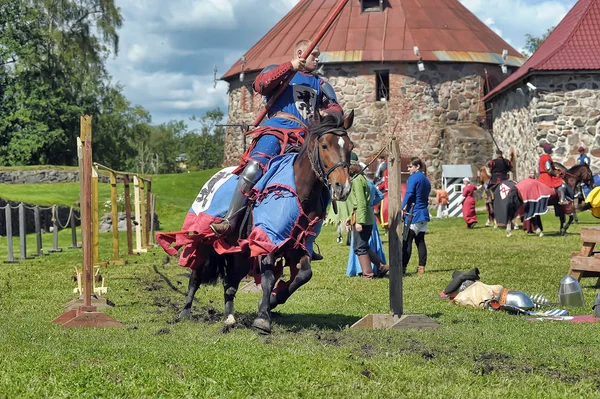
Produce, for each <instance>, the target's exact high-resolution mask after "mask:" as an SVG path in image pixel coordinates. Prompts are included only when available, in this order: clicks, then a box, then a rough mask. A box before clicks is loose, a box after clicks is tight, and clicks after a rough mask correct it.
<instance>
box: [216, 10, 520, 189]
mask: <svg viewBox="0 0 600 399" xmlns="http://www.w3.org/2000/svg"><path fill="white" fill-rule="evenodd" d="M336 3H337V2H335V1H327V0H301V1H300V2H299V3H298V4H297V5H296V7H294V8H293V9H292V10H291V11H290V12H289V13H288V14H287V15H286V16H285V17H284V18H283V19H282V20H281V21H280V22H279V23H278V24H277V25H275V27H274V28H273V29H271V30H270V31H269V32H268V33H267V34H266V35H265V36H264V37H263V38H262V39H261V40H260V41H258V43H256V44H255V45H254V46H253V47H252V48H251V49H250V50H248V52H246V54H245V55H244V57H242V59H240V60H238V62H236V63H235V64H234V65H233V66H232V67H231V68H230V69H229V71H227V72H226V73H225V75H224V76H223V77H222V79H224V80H226V81H227V82H229V85H230V86H229V123H232V124H233V123H252V120H253V119H254V117H255V115H256V114H257V113H258V110H259V109H260V107H261V106H262V105H263V99H262V98H261V97H260V96H258V95H257V94H255V93H254V92H253V90H252V82H253V80H254V78H255V77H256V75H257V74H258V73H259V72H260V71H261V70H262V69H263V68H264V67H266V66H268V65H270V64H279V63H282V62H285V61H289V60H290V59H291V58H292V49H293V46H294V44H295V43H296V42H298V41H299V40H301V39H310V38H311V37H313V36H314V35H315V34H316V32H317V31H318V30H319V28H320V25H321V24H322V23H323V21H324V20H325V19H326V18H327V17H328V16H329V15H330V14H331V12H332V10H333V9H334V8H335V5H336ZM309 22H310V23H309ZM319 47H320V50H321V56H320V57H319V62H320V63H321V65H322V66H321V68H320V71H319V73H320V74H321V75H322V76H323V77H324V78H325V79H326V80H328V81H329V83H331V85H332V86H333V87H334V88H335V90H336V93H337V95H338V99H339V102H340V105H341V106H342V108H343V109H344V110H345V111H346V112H347V111H349V110H350V109H354V112H355V119H354V127H353V129H352V130H351V138H352V140H353V141H354V143H355V148H356V151H357V153H358V155H359V157H360V158H361V159H362V160H367V159H368V158H369V157H371V156H373V155H374V154H375V153H376V152H377V151H378V150H379V149H380V148H381V147H382V146H384V145H386V143H387V142H388V140H389V137H390V136H392V135H394V136H396V137H397V138H398V139H399V143H400V146H401V151H402V156H403V157H405V158H408V157H412V156H418V157H421V158H423V159H424V160H425V161H426V162H427V164H428V172H429V174H430V176H431V177H432V178H433V179H438V178H439V177H440V175H441V165H442V164H471V165H473V166H474V167H475V166H481V165H483V164H484V163H485V162H487V161H488V160H489V159H490V157H491V155H492V140H491V136H490V135H489V133H488V132H487V131H486V130H485V129H483V128H481V127H480V126H481V125H482V124H484V122H485V108H484V106H483V101H482V98H483V97H484V96H485V95H486V94H487V93H488V91H489V90H490V88H493V87H494V86H495V85H497V84H498V83H500V82H501V81H502V80H503V79H504V78H505V77H506V76H508V75H507V74H508V73H510V72H511V71H513V70H515V69H517V67H519V66H520V65H522V63H523V61H524V59H523V56H522V55H521V54H519V53H518V52H517V51H516V50H514V49H513V48H512V47H511V46H510V45H508V44H507V43H506V42H505V41H504V40H502V39H501V38H500V37H499V36H498V35H496V34H495V33H494V32H493V31H492V30H491V29H489V28H488V27H487V26H486V25H485V24H484V23H483V22H481V21H480V20H479V19H477V17H475V16H474V15H473V14H472V13H471V12H470V11H469V10H468V9H466V8H465V7H464V6H463V5H462V4H461V3H460V2H459V0H428V1H418V2H417V1H413V0H384V1H381V0H374V1H369V0H350V2H349V3H348V4H347V5H346V7H345V8H344V10H343V11H342V13H341V15H340V16H339V18H338V20H337V21H336V22H335V23H334V25H333V26H332V28H331V29H330V31H329V32H328V33H327V34H326V35H325V37H324V38H323V40H322V41H321V43H320V44H319ZM503 71H504V72H503ZM246 140H247V143H246V141H245V139H244V138H243V136H242V134H241V131H240V129H235V128H230V129H229V130H228V132H227V138H226V149H225V158H224V159H225V164H227V165H231V164H236V163H237V162H238V159H239V156H240V154H241V153H242V152H243V150H244V146H245V144H248V143H249V141H250V137H247V138H246Z"/></svg>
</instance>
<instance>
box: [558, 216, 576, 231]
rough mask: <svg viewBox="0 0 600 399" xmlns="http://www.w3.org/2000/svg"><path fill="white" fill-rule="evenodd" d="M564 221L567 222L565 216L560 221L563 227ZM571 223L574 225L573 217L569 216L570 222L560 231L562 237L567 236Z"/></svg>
mask: <svg viewBox="0 0 600 399" xmlns="http://www.w3.org/2000/svg"><path fill="white" fill-rule="evenodd" d="M564 220H565V217H564V216H563V217H562V218H561V221H560V224H561V225H562V224H563V222H564ZM571 223H573V215H569V221H568V222H567V224H566V225H565V227H561V229H560V235H561V236H564V235H565V234H567V230H569V226H571Z"/></svg>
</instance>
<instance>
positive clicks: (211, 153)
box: [183, 108, 225, 170]
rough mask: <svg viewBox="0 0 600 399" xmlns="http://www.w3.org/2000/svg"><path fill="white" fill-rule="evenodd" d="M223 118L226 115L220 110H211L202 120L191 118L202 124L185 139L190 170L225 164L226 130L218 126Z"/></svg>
mask: <svg viewBox="0 0 600 399" xmlns="http://www.w3.org/2000/svg"><path fill="white" fill-rule="evenodd" d="M223 118H224V114H223V111H221V109H220V108H216V109H213V110H210V111H208V112H206V114H204V115H203V116H202V117H200V118H198V117H196V116H193V117H192V118H191V120H192V121H195V122H198V123H199V124H200V128H199V129H196V130H194V131H191V132H189V133H188V134H187V135H186V136H185V137H184V138H183V143H184V147H185V152H186V154H187V165H188V168H189V169H192V170H203V169H212V168H217V167H220V166H221V165H222V164H223V152H224V148H225V129H224V128H223V127H221V126H217V125H218V124H219V123H221V121H222V120H223Z"/></svg>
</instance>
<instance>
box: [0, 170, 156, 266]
mask: <svg viewBox="0 0 600 399" xmlns="http://www.w3.org/2000/svg"><path fill="white" fill-rule="evenodd" d="M93 168H95V169H96V172H97V171H98V170H99V169H100V170H104V171H107V172H108V173H109V174H110V184H111V201H110V205H111V218H112V223H111V230H112V249H113V251H112V259H111V260H109V261H107V262H100V261H99V255H98V253H99V221H98V216H97V215H98V192H97V185H96V186H95V184H94V179H96V180H97V176H98V173H92V208H93V210H94V212H93V215H94V214H95V215H96V216H95V217H94V216H92V220H91V222H92V223H91V226H92V244H93V245H92V258H93V259H92V263H93V265H94V266H106V265H107V264H112V265H116V264H124V263H125V262H124V261H122V260H121V259H120V254H119V212H118V203H117V202H118V201H117V177H121V179H119V180H120V181H122V182H123V185H124V202H125V221H126V227H127V255H134V254H136V253H142V252H146V251H147V248H151V247H154V223H153V222H154V210H155V204H156V196H155V194H153V193H152V192H151V187H152V182H151V180H150V179H148V178H145V177H141V176H139V175H137V174H135V173H128V172H118V171H114V170H112V169H110V168H108V167H106V166H104V165H101V164H98V163H94V164H93ZM132 180H133V186H134V188H133V191H134V192H133V194H134V197H135V200H134V204H132V203H131V202H132V201H131V199H130V195H131V187H130V186H131V182H132ZM94 186H95V187H94ZM64 208H66V207H63V209H62V210H61V207H60V206H58V205H56V204H55V205H51V206H39V205H31V204H25V203H23V202H21V203H19V204H16V205H15V204H14V203H13V204H11V203H10V202H7V203H6V204H5V205H3V206H0V215H2V214H3V215H4V219H5V220H4V222H5V223H4V224H5V226H6V227H5V231H4V233H5V235H6V245H7V259H6V260H5V261H4V263H18V262H19V261H23V260H28V259H32V258H33V257H42V256H47V255H50V254H52V253H57V252H63V248H60V247H59V243H58V241H59V236H58V233H59V231H60V230H66V229H68V228H70V229H71V242H72V245H71V246H69V247H68V248H69V249H81V245H80V242H79V241H78V239H77V226H78V224H79V222H80V221H81V216H80V214H79V211H78V210H77V209H76V208H74V207H69V210H68V215H67V216H66V218H65V217H64V212H65V211H66V210H65V209H64ZM132 208H133V209H134V210H135V214H133V212H132ZM13 211H16V212H18V231H17V232H15V229H16V226H13V216H14V215H13ZM2 212H3V213H2ZM42 212H50V215H49V216H48V215H45V216H44V218H42V216H41V215H42ZM61 212H62V214H63V216H62V219H61V216H60V215H59V214H60V213H61ZM0 217H1V216H0ZM32 219H33V226H34V228H33V234H34V235H35V241H36V243H35V251H34V252H33V253H29V254H28V252H27V234H28V233H32V231H31V226H29V229H28V225H27V223H31V221H32ZM42 219H44V222H45V223H44V227H43V226H42V224H43V223H42ZM133 219H135V227H134V226H133V225H134V223H132V220H133ZM48 221H49V222H50V224H51V225H50V226H48ZM0 226H1V225H0ZM134 228H135V233H136V234H135V244H134V235H133V230H134ZM47 230H51V231H52V247H51V248H50V249H47V250H46V251H45V250H44V249H45V248H44V245H43V240H42V236H43V233H44V232H45V231H47ZM0 231H1V230H0ZM15 236H18V237H19V256H18V259H16V258H15V253H14V237H15ZM30 239H31V237H30Z"/></svg>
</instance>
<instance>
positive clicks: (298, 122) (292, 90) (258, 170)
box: [210, 40, 343, 235]
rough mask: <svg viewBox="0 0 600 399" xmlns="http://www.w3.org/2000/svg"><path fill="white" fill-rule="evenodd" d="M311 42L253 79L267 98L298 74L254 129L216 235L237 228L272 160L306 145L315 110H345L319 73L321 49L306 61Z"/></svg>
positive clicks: (301, 44) (303, 42)
mask: <svg viewBox="0 0 600 399" xmlns="http://www.w3.org/2000/svg"><path fill="white" fill-rule="evenodd" d="M309 45H310V42H309V41H308V40H301V41H299V42H298V43H297V44H296V45H295V47H294V59H293V60H292V61H289V62H286V63H283V64H281V65H270V66H268V67H266V68H265V69H263V71H262V72H261V73H260V74H259V75H258V76H257V77H256V80H255V81H254V90H256V91H257V92H258V93H260V94H262V95H264V96H265V97H266V100H267V102H268V100H269V99H270V98H271V96H272V95H273V94H275V92H277V90H278V88H279V87H280V85H281V84H282V82H283V81H284V80H285V78H286V77H287V76H288V75H289V74H290V73H295V75H294V77H293V79H292V80H291V81H290V83H289V85H288V87H287V88H286V90H285V91H284V92H283V94H282V95H281V96H280V97H279V99H278V100H277V102H276V103H275V104H274V105H273V107H272V108H271V109H269V114H268V116H269V119H268V120H267V121H266V122H265V123H263V125H262V126H261V127H260V128H258V129H256V130H255V131H254V133H255V136H254V140H253V141H252V144H251V145H250V147H249V148H248V150H247V151H246V153H244V155H243V156H242V163H241V165H240V166H239V167H238V168H237V169H236V171H234V173H239V175H240V179H239V180H238V184H237V187H236V189H235V192H234V194H233V198H232V200H231V203H230V205H229V210H228V211H227V214H226V215H225V217H224V218H223V220H222V221H221V222H219V223H213V224H211V226H210V227H211V229H212V230H213V231H214V232H215V234H216V235H223V234H227V233H229V232H230V231H231V230H232V229H233V228H234V227H235V222H236V218H237V216H238V215H239V214H241V213H242V211H244V209H245V208H246V204H247V202H248V195H249V194H250V192H251V190H252V188H253V187H254V185H255V184H256V183H257V182H258V181H259V180H260V178H261V177H262V175H263V174H264V173H265V171H266V168H267V164H268V162H269V161H270V160H271V158H273V157H274V156H276V155H280V154H283V153H285V152H286V150H287V149H288V148H289V147H299V146H300V145H302V143H303V141H304V135H305V134H307V124H308V123H309V121H311V120H312V118H313V115H314V112H315V110H316V109H321V110H322V112H321V113H323V111H324V112H325V113H332V112H339V113H342V112H343V111H342V108H341V107H340V106H339V105H338V102H337V97H336V95H335V91H334V90H333V87H332V86H331V85H330V84H329V83H327V82H325V81H324V80H323V79H321V78H319V77H318V76H316V75H315V74H314V72H315V71H316V70H317V66H318V62H319V60H318V57H319V54H320V52H319V49H318V47H315V49H314V50H313V52H312V53H311V54H310V56H309V57H308V58H307V59H304V58H301V57H302V54H303V53H304V51H306V49H307V48H308V46H309Z"/></svg>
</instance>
